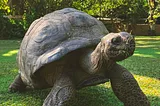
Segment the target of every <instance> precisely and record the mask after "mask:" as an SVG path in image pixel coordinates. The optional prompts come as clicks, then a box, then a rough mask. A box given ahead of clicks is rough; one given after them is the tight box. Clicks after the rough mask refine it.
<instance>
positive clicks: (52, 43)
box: [17, 8, 109, 83]
mask: <svg viewBox="0 0 160 106" xmlns="http://www.w3.org/2000/svg"><path fill="white" fill-rule="evenodd" d="M108 33H109V32H108V30H107V29H106V28H105V26H104V25H103V23H102V22H100V21H99V20H97V19H96V18H94V17H92V16H90V15H88V14H87V13H84V12H82V11H78V10H76V9H73V8H65V9H62V10H57V11H55V12H52V13H49V14H47V15H45V16H44V17H41V18H39V19H37V20H35V21H34V22H33V23H32V24H31V26H30V27H29V29H28V31H27V33H26V34H25V36H24V38H23V40H22V43H21V46H20V49H19V52H18V56H17V57H18V58H17V61H18V66H19V72H20V73H21V76H22V80H23V81H24V82H26V83H31V80H32V79H31V76H32V75H34V73H35V72H36V71H38V69H40V68H41V67H42V66H44V65H46V64H48V63H51V62H53V61H56V60H59V59H60V58H62V57H63V56H64V55H66V54H67V53H69V52H71V51H74V50H76V49H80V48H84V47H88V46H95V45H97V44H98V43H99V41H100V40H101V38H102V37H103V36H105V35H106V34H108Z"/></svg>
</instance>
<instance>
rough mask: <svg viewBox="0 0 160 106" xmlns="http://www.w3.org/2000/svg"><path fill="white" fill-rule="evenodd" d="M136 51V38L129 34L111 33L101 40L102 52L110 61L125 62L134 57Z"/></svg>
mask: <svg viewBox="0 0 160 106" xmlns="http://www.w3.org/2000/svg"><path fill="white" fill-rule="evenodd" d="M134 50H135V40H134V37H133V36H132V35H130V34H129V33H127V32H120V33H109V34H108V35H106V36H104V37H103V38H102V39H101V52H102V54H103V56H105V57H106V58H107V59H109V60H113V61H121V60H124V59H126V58H128V57H129V56H131V55H133V53H134Z"/></svg>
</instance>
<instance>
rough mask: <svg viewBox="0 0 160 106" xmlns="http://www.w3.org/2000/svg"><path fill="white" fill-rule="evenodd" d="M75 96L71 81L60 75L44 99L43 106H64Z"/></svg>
mask: <svg viewBox="0 0 160 106" xmlns="http://www.w3.org/2000/svg"><path fill="white" fill-rule="evenodd" d="M74 94H75V87H74V86H73V83H72V81H71V79H70V78H69V77H68V76H67V75H65V74H61V75H60V76H58V78H57V79H56V82H55V84H54V86H53V88H52V90H51V91H50V93H49V94H48V96H47V98H46V99H45V101H44V103H43V106H64V105H66V104H67V103H68V101H69V100H71V98H72V97H73V96H74Z"/></svg>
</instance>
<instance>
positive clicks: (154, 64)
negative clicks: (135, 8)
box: [0, 36, 160, 106]
mask: <svg viewBox="0 0 160 106" xmlns="http://www.w3.org/2000/svg"><path fill="white" fill-rule="evenodd" d="M136 43H137V48H136V51H135V54H134V56H132V57H130V58H128V59H126V60H125V61H122V62H120V63H119V64H122V65H123V66H125V67H126V68H127V69H128V70H129V71H130V72H132V73H133V74H134V76H135V78H136V79H137V81H138V83H139V85H140V86H141V88H142V90H143V91H144V93H145V94H146V95H147V97H148V98H149V101H150V102H151V106H160V36H159V37H141V36H140V37H139V36H138V37H136ZM19 45H20V41H18V40H0V106H41V105H42V103H43V100H44V99H45V97H46V96H47V94H48V93H49V91H50V89H47V90H36V91H28V92H25V93H9V92H8V86H9V84H10V83H11V82H12V81H13V79H14V77H15V76H16V74H17V73H18V68H17V66H16V54H17V51H18V48H19ZM74 101H75V102H71V104H72V105H70V106H123V104H122V103H121V102H120V101H119V100H118V99H117V98H116V97H115V95H114V94H113V92H112V90H111V86H110V83H109V82H107V83H105V84H101V85H98V86H94V87H88V88H84V89H81V90H79V91H77V94H76V97H75V100H74Z"/></svg>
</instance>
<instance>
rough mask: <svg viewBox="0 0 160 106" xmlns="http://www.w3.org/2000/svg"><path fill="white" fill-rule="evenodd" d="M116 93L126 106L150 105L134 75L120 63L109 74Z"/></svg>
mask: <svg viewBox="0 0 160 106" xmlns="http://www.w3.org/2000/svg"><path fill="white" fill-rule="evenodd" d="M108 76H110V80H111V85H112V89H113V91H114V93H115V95H116V96H117V97H118V99H119V100H121V101H122V102H123V103H124V106H150V103H149V101H148V99H147V97H146V96H145V94H144V93H143V92H142V90H141V89H140V87H139V85H138V83H137V81H136V80H135V78H134V77H133V75H132V74H131V73H130V72H128V71H127V70H126V69H125V68H123V67H122V66H120V65H118V64H117V65H115V66H114V68H113V69H112V70H111V71H110V73H109V75H108Z"/></svg>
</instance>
